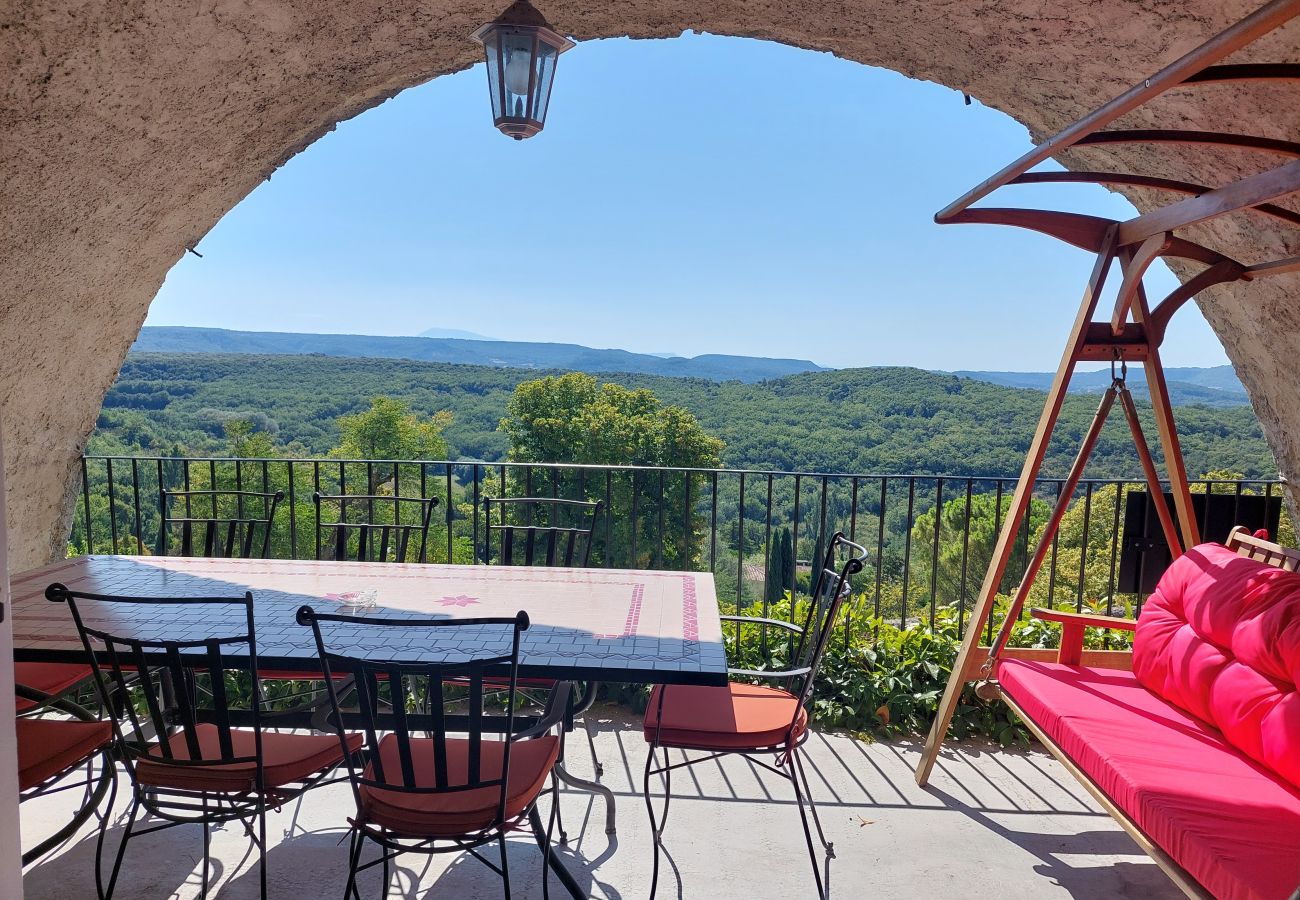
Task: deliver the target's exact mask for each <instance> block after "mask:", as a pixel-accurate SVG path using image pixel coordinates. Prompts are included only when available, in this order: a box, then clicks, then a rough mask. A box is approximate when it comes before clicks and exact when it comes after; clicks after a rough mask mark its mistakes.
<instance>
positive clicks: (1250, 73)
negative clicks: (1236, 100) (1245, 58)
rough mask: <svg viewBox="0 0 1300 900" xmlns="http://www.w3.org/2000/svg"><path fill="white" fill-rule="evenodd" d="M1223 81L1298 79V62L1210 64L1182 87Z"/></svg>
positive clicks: (1299, 78)
mask: <svg viewBox="0 0 1300 900" xmlns="http://www.w3.org/2000/svg"><path fill="white" fill-rule="evenodd" d="M1223 81H1300V64H1296V63H1232V64H1229V65H1221V66H1210V67H1208V68H1205V69H1202V70H1201V71H1199V72H1197V73H1196V74H1195V75H1193V76H1192V77H1191V78H1188V79H1187V80H1186V81H1184V82H1183V84H1182V86H1183V87H1189V86H1193V85H1198V84H1215V83H1218V82H1223Z"/></svg>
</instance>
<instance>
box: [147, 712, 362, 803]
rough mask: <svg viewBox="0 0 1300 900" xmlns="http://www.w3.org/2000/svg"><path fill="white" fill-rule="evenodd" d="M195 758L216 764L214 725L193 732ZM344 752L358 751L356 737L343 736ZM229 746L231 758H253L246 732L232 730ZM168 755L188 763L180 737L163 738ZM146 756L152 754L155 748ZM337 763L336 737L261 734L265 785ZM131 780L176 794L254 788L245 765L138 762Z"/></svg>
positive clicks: (252, 767) (339, 751) (249, 765)
mask: <svg viewBox="0 0 1300 900" xmlns="http://www.w3.org/2000/svg"><path fill="white" fill-rule="evenodd" d="M197 731H198V739H199V752H200V758H201V759H220V758H221V740H220V737H219V736H218V732H217V726H216V725H213V724H210V723H207V722H204V723H201V724H199V726H198V728H197ZM347 740H348V749H349V750H350V751H351V752H354V753H355V752H356V751H357V750H358V749H359V748H360V747H361V741H362V738H361V735H359V734H350V735H348V739H347ZM230 742H231V745H232V749H233V750H234V753H235V755H236V756H255V755H256V749H257V748H256V745H255V743H254V732H253V731H252V730H251V729H245V728H232V729H231V731H230ZM169 743H170V745H171V751H172V755H173V756H175V757H176V758H177V759H189V758H190V752H189V748H188V747H187V746H186V741H185V735H184V733H183V732H177V733H176V734H173V735H172V736H171V738H170V739H169ZM150 752H151V753H152V754H153V755H155V756H156V755H157V752H158V751H157V749H156V745H155V748H153V749H151V750H150ZM342 761H343V751H342V749H341V748H340V747H339V739H338V735H333V734H282V733H277V732H271V731H263V732H262V763H263V767H264V770H265V777H266V786H267V787H281V786H282V785H286V784H292V783H293V782H295V781H301V780H302V779H304V778H306V777H308V776H310V775H314V774H315V773H317V772H320V771H323V770H325V769H329V768H333V767H334V766H336V765H338V764H339V763H341V762H342ZM135 771H136V778H137V779H139V781H140V783H141V784H150V785H155V786H157V787H170V788H177V789H180V790H191V791H213V792H222V793H242V792H244V791H251V790H253V788H254V787H255V786H256V778H257V772H256V766H255V765H254V764H253V763H251V762H247V763H227V764H217V765H210V766H173V765H168V764H166V763H163V762H155V761H151V760H145V759H141V760H138V761H137V762H136V765H135Z"/></svg>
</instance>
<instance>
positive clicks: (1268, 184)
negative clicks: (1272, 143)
mask: <svg viewBox="0 0 1300 900" xmlns="http://www.w3.org/2000/svg"><path fill="white" fill-rule="evenodd" d="M1296 191H1300V159H1298V160H1295V161H1293V162H1289V163H1287V164H1286V165H1284V166H1278V167H1277V168H1276V169H1270V170H1268V171H1267V172H1260V173H1259V174H1257V175H1250V176H1247V177H1246V178H1242V179H1241V180H1239V181H1234V182H1233V183H1232V184H1229V185H1225V186H1224V187H1221V188H1218V189H1217V190H1213V191H1210V192H1209V193H1206V194H1201V195H1200V196H1197V197H1188V198H1187V199H1186V200H1180V201H1178V202H1177V203H1172V204H1170V205H1169V206H1164V207H1161V208H1159V209H1153V210H1151V211H1150V212H1147V213H1143V214H1142V215H1140V216H1136V217H1135V218H1132V219H1129V220H1128V221H1127V222H1121V223H1120V226H1119V243H1120V244H1121V245H1122V246H1128V245H1130V244H1136V243H1138V242H1139V241H1145V240H1147V239H1148V238H1151V237H1153V236H1155V235H1159V234H1162V233H1163V232H1166V231H1173V230H1175V229H1177V228H1183V227H1186V226H1188V225H1195V224H1196V223H1197V222H1204V221H1205V220H1206V219H1213V218H1215V217H1217V216H1222V215H1226V214H1227V213H1231V212H1236V211H1238V210H1242V209H1249V208H1250V207H1252V206H1258V205H1259V204H1261V203H1267V202H1268V201H1270V200H1277V199H1279V198H1281V197H1286V196H1287V195H1289V194H1294V193H1295V192H1296Z"/></svg>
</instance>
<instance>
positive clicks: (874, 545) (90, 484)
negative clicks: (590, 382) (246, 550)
mask: <svg viewBox="0 0 1300 900" xmlns="http://www.w3.org/2000/svg"><path fill="white" fill-rule="evenodd" d="M82 475H83V483H82V490H81V497H80V502H79V503H78V506H77V511H76V514H75V516H74V520H73V526H72V531H71V535H70V538H69V553H70V554H72V555H77V554H82V553H122V554H148V553H155V552H158V551H160V550H162V549H163V535H162V533H161V523H162V507H161V505H162V499H161V497H162V494H161V492H162V491H163V490H167V491H199V490H221V491H264V492H274V491H276V490H280V491H283V492H284V495H285V501H284V502H283V504H282V505H281V509H280V511H279V513H278V514H277V516H276V519H275V522H274V527H273V529H272V538H271V545H270V546H271V550H270V553H271V555H272V556H274V557H278V558H292V559H311V558H313V557H314V556H315V555H316V547H317V545H316V538H315V518H314V516H315V508H314V506H313V503H312V494H313V492H315V491H320V492H322V493H324V494H346V493H354V494H371V495H380V496H383V495H396V496H402V497H426V498H427V497H435V498H437V499H438V501H439V505H438V507H437V508H436V509H435V511H434V519H435V524H434V526H433V528H432V529H431V531H430V534H429V544H428V547H429V549H428V561H429V562H449V561H450V562H456V563H471V562H476V561H480V560H482V559H483V558H484V555H485V553H486V552H487V548H486V545H485V541H486V540H487V537H486V535H487V529H486V523H485V522H484V521H483V515H482V500H483V498H484V497H518V496H546V497H567V498H571V499H590V500H601V501H603V505H602V509H601V513H600V517H599V520H598V521H597V523H596V532H595V536H594V540H593V551H592V557H591V562H592V564H593V565H597V566H604V567H616V568H653V569H694V570H708V571H712V572H713V573H714V575H715V578H716V579H717V583H718V596H719V600H720V601H721V602H722V604H723V606H724V607H732V608H735V609H737V610H740V609H747V608H751V607H752V606H754V605H755V604H768V603H770V602H772V601H774V600H776V599H777V598H778V597H779V594H780V592H781V591H797V590H799V588H800V585H801V583H803V582H804V581H806V580H807V578H808V568H809V563H808V561H809V560H811V559H814V558H816V557H817V555H818V547H819V541H820V540H821V539H822V537H823V536H827V537H828V536H829V535H830V534H832V533H834V532H835V531H843V532H844V533H845V534H847V535H849V536H850V537H851V538H852V539H853V540H854V541H856V542H858V543H861V544H864V545H865V546H867V547H869V548H871V549H872V550H873V553H872V562H873V567H872V569H871V570H869V571H868V572H867V573H865V576H864V578H863V580H862V581H861V582H860V588H861V590H862V594H861V597H860V598H859V602H858V603H857V604H856V605H855V609H856V610H857V614H858V616H859V621H861V620H863V619H865V620H868V621H869V620H871V619H875V618H883V619H884V620H886V621H891V622H894V623H895V624H898V625H899V626H901V627H905V626H907V625H912V624H918V623H920V624H929V625H931V626H933V625H934V623H935V617H936V615H937V613H938V611H939V610H941V609H943V608H945V607H946V608H950V609H952V610H954V611H955V613H956V617H957V627H958V630H959V631H960V630H961V629H962V628H964V626H965V619H966V615H967V613H968V612H969V609H970V607H971V605H972V603H973V602H974V599H975V597H976V595H977V594H978V592H979V588H980V583H981V581H982V579H983V576H984V570H985V567H986V564H987V561H988V558H989V556H990V555H991V551H992V544H993V541H994V540H995V539H996V536H997V532H998V530H999V529H1000V527H1001V524H1002V516H1003V515H1004V513H1005V511H1006V508H1007V507H1008V505H1009V501H1010V497H1011V493H1012V491H1013V490H1014V489H1015V486H1016V479H1015V478H1014V477H997V476H989V477H968V476H935V475H906V474H904V475H869V474H842V473H806V472H777V471H758V470H740V469H681V468H646V467H635V466H597V465H567V464H541V463H508V462H459V461H458V462H448V461H421V460H412V461H397V462H394V461H391V460H341V459H283V458H271V459H217V458H175V457H106V456H87V457H85V458H84V459H83V460H82ZM1062 490H1063V480H1061V479H1055V478H1044V479H1041V480H1040V481H1039V482H1038V483H1037V484H1036V485H1035V498H1036V502H1035V504H1034V507H1033V509H1032V511H1031V515H1030V519H1029V522H1028V523H1027V525H1026V526H1025V527H1022V529H1021V531H1020V532H1019V533H1018V535H1017V547H1018V552H1017V555H1016V557H1015V558H1014V559H1013V561H1012V565H1011V566H1010V569H1009V571H1008V572H1007V575H1006V576H1005V578H1004V581H1003V583H1002V585H1001V590H1002V591H1003V592H1007V591H1010V590H1012V589H1013V588H1014V585H1015V584H1016V583H1017V582H1018V581H1019V579H1020V577H1021V575H1022V574H1023V571H1024V566H1025V564H1026V560H1027V558H1028V555H1029V553H1030V552H1031V550H1032V547H1033V545H1034V542H1035V539H1036V537H1035V536H1036V532H1037V531H1038V530H1039V527H1040V526H1041V525H1042V523H1043V522H1044V521H1045V520H1046V518H1047V513H1048V509H1049V506H1050V505H1051V504H1054V503H1055V502H1056V500H1057V498H1058V497H1059V494H1060V492H1061V491H1062ZM1141 490H1145V487H1144V485H1143V483H1142V481H1141V479H1138V478H1129V479H1093V480H1086V481H1084V482H1082V483H1081V484H1080V486H1079V488H1078V491H1077V493H1076V495H1075V496H1074V497H1073V498H1072V507H1071V512H1070V513H1068V514H1067V522H1066V524H1065V526H1064V527H1063V529H1062V531H1061V533H1060V534H1059V535H1058V536H1057V538H1056V540H1055V541H1054V542H1053V546H1052V549H1051V552H1050V553H1049V555H1048V559H1047V562H1046V564H1045V568H1044V571H1043V573H1042V574H1041V575H1040V577H1039V579H1038V584H1039V587H1038V588H1036V590H1040V591H1042V592H1043V593H1042V594H1041V596H1037V597H1036V601H1037V602H1039V603H1042V602H1044V601H1045V602H1049V603H1051V604H1052V605H1056V606H1058V607H1059V606H1069V605H1073V606H1074V607H1076V608H1080V609H1082V608H1084V607H1090V608H1093V609H1104V610H1105V611H1107V612H1108V613H1120V612H1123V611H1124V608H1125V607H1126V605H1127V604H1130V603H1133V602H1138V601H1140V598H1138V597H1134V596H1131V595H1130V596H1125V595H1121V594H1120V593H1119V590H1118V587H1119V585H1118V576H1119V561H1120V555H1121V551H1122V549H1123V547H1124V541H1125V535H1124V534H1123V533H1122V532H1123V517H1124V507H1125V502H1126V497H1127V496H1128V495H1129V494H1130V493H1131V492H1133V491H1141ZM1193 490H1196V491H1204V492H1206V493H1215V494H1228V495H1231V496H1233V497H1237V498H1240V497H1242V496H1247V495H1251V494H1258V495H1263V496H1274V495H1276V494H1277V493H1278V492H1279V489H1278V482H1276V481H1266V480H1245V481H1199V482H1197V483H1196V484H1195V485H1194V486H1193ZM177 499H178V500H179V498H177ZM203 502H204V501H203V500H202V499H201V498H193V499H192V500H190V501H188V508H186V504H183V505H182V507H181V508H182V509H185V512H186V514H187V515H195V516H200V517H201V516H204V515H207V514H208V510H207V508H206V507H203V508H198V507H199V505H200V504H202V503H203ZM230 502H235V503H243V502H244V501H243V500H242V499H239V500H232V501H230ZM248 502H252V501H248ZM365 502H366V503H367V504H368V507H369V508H368V513H369V515H370V517H371V519H372V520H373V521H382V522H392V516H393V515H394V512H393V509H394V508H395V507H396V506H397V505H396V504H385V503H384V501H383V500H382V499H379V500H369V501H365ZM936 509H939V510H940V511H941V514H940V515H936V514H935V510H936ZM230 512H237V513H239V514H240V515H241V516H242V514H243V513H244V510H242V509H240V510H231V511H230ZM173 515H176V513H173ZM398 515H400V513H398ZM783 528H787V529H789V532H790V548H791V550H792V551H793V552H792V555H793V558H794V560H795V565H794V566H792V567H791V566H788V565H779V566H777V567H774V565H773V564H772V560H773V555H774V554H773V549H774V547H775V546H777V541H778V540H779V536H780V535H781V533H782V532H781V529H783ZM777 555H778V556H779V553H778V554H777ZM774 568H779V569H780V571H776V570H774ZM777 581H780V582H782V583H780V584H777V583H776V582H777ZM724 611H730V609H724ZM853 627H855V626H854V624H853V622H852V620H851V619H849V620H847V621H846V624H845V628H846V634H847V630H848V629H851V628H853Z"/></svg>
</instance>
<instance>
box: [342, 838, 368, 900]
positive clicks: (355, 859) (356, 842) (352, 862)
mask: <svg viewBox="0 0 1300 900" xmlns="http://www.w3.org/2000/svg"><path fill="white" fill-rule="evenodd" d="M363 841H364V838H363V837H362V836H361V835H360V834H359V833H358V832H357V831H356V830H355V829H353V831H352V843H351V846H350V847H349V848H348V883H347V886H346V887H344V888H343V900H353V898H354V897H355V898H356V900H361V893H360V892H359V891H358V890H357V864H358V863H360V862H361V844H362V843H363Z"/></svg>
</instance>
